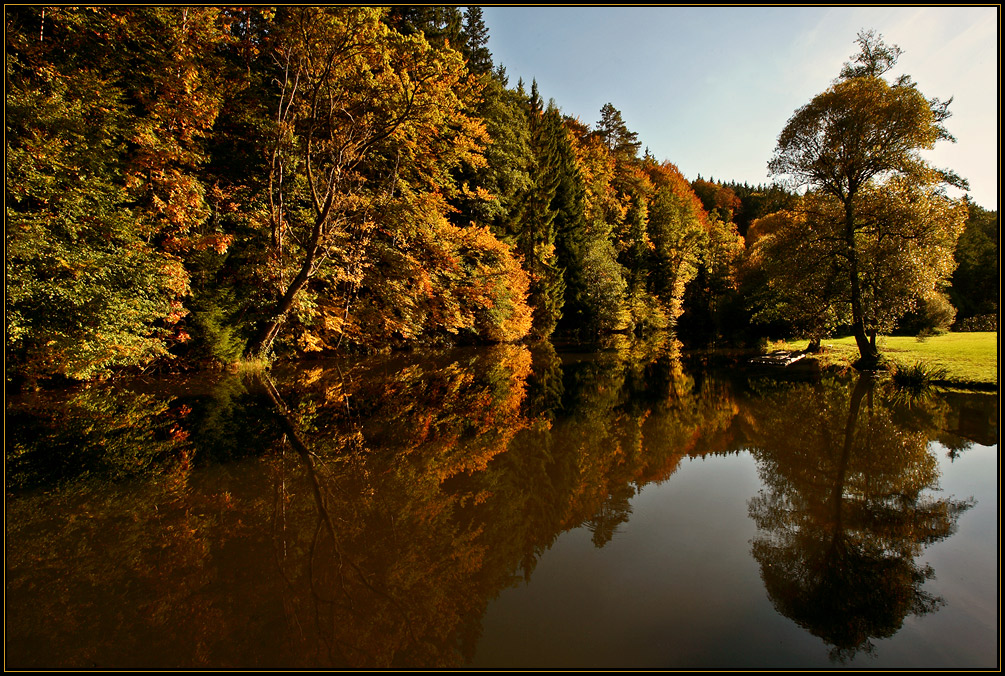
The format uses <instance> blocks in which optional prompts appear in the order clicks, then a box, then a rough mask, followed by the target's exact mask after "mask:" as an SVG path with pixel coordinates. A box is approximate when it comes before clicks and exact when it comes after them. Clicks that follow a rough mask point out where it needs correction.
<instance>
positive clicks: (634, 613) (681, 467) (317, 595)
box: [5, 345, 999, 669]
mask: <svg viewBox="0 0 1005 676" xmlns="http://www.w3.org/2000/svg"><path fill="white" fill-rule="evenodd" d="M997 421H998V398H997V395H963V394H939V393H931V392H930V393H927V394H920V395H909V394H906V393H904V392H903V391H898V390H896V389H894V388H892V386H891V385H890V384H889V383H878V384H875V383H870V382H868V381H860V380H857V379H855V378H850V379H841V378H834V377H830V376H821V375H820V374H813V373H803V375H801V376H799V377H794V378H788V379H779V378H777V377H760V376H758V375H757V374H751V373H746V372H744V371H742V370H738V369H731V370H729V371H724V372H723V371H719V372H716V371H711V370H707V369H700V368H698V367H696V366H692V367H687V366H685V365H684V364H683V362H682V361H681V359H680V357H679V355H678V354H676V353H675V352H674V351H673V350H672V348H669V347H667V346H666V345H648V346H638V345H631V346H630V345H624V346H621V347H620V348H619V349H613V350H610V351H607V352H603V353H598V354H580V355H573V354H565V355H559V354H556V353H555V352H554V350H552V349H550V347H547V346H545V347H542V348H538V349H535V350H531V349H528V348H526V347H521V346H504V347H498V348H491V349H482V350H463V351H451V352H444V353H431V354H425V355H419V356H412V357H407V356H396V357H386V358H380V359H370V360H361V361H355V362H346V361H342V362H338V363H336V362H330V363H317V364H311V365H307V366H302V367H299V368H296V369H293V368H290V369H276V370H275V371H274V372H273V373H271V374H270V375H268V376H246V377H243V378H242V377H238V376H217V377H215V378H208V377H203V378H200V379H188V380H177V379H173V380H161V381H154V380H148V381H144V382H135V383H131V384H130V385H129V386H128V387H120V388H117V389H101V388H92V389H87V390H82V391H80V392H77V393H71V394H69V395H60V396H56V395H33V396H31V397H22V398H18V399H16V400H13V401H9V402H8V405H7V411H6V434H5V437H6V439H5V441H6V443H5V448H6V463H5V465H6V473H5V482H6V519H5V535H6V538H5V540H6V543H5V544H6V569H5V572H6V577H5V611H6V622H5V640H6V646H5V647H6V655H5V659H6V664H5V666H6V667H7V668H8V669H23V668H95V667H99V668H113V667H135V668H142V667H148V668H171V667H175V668H185V667H264V668H268V667H272V668H292V667H391V666H398V667H451V666H469V667H542V668H547V667H613V668H618V667H621V668H632V667H649V668H684V667H696V668H700V667H710V668H717V667H718V668H728V667H736V668H745V667H746V668H768V667H775V668H784V667H799V668H813V667H832V666H848V667H856V668H861V667H869V668H872V667H877V668H885V667H891V668H912V667H914V668H932V667H944V668H953V667H956V668H968V667H988V668H992V667H996V666H997V665H998V619H999V595H998V584H997V581H998V573H997V566H998V523H997V520H998V483H997V476H998V447H997V443H998V426H997V425H998V423H997Z"/></svg>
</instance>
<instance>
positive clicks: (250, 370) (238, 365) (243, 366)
mask: <svg viewBox="0 0 1005 676" xmlns="http://www.w3.org/2000/svg"><path fill="white" fill-rule="evenodd" d="M270 367H271V364H270V363H269V362H268V360H266V359H248V358H245V359H241V360H239V361H236V362H233V363H232V364H231V365H230V371H231V373H236V374H238V375H241V376H245V375H255V374H257V373H264V372H265V371H267V370H268V369H269V368H270Z"/></svg>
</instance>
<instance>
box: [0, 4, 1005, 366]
mask: <svg viewBox="0 0 1005 676" xmlns="http://www.w3.org/2000/svg"><path fill="white" fill-rule="evenodd" d="M4 18H5V35H6V54H7V58H6V83H7V86H6V109H5V112H6V115H5V125H6V126H5V144H6V146H5V150H6V158H7V161H6V165H5V210H6V211H5V216H6V221H7V228H6V240H5V241H6V260H5V265H6V288H7V293H6V302H5V322H6V324H5V326H6V333H5V335H6V347H5V349H6V363H7V381H8V385H11V384H13V385H15V386H22V385H26V384H27V385H33V384H35V383H38V382H40V381H51V380H56V381H60V382H62V381H66V380H67V379H69V380H88V379H93V378H103V377H107V376H110V375H113V374H115V373H120V372H136V371H138V370H151V369H171V368H195V367H204V366H209V365H214V364H215V365H220V364H227V363H232V362H234V361H236V360H240V359H263V360H270V359H273V358H275V357H277V356H291V357H295V356H299V355H305V354H322V353H330V352H335V351H338V352H347V351H356V352H372V351H380V350H386V349H393V348H397V347H405V346H414V345H447V344H479V343H495V342H515V341H531V340H540V339H548V338H558V337H561V338H563V339H566V340H575V341H591V340H594V339H596V338H597V337H600V336H602V335H605V334H610V333H635V334H642V333H646V332H651V331H658V330H674V331H676V332H677V333H678V334H679V335H680V336H681V337H682V338H684V339H685V340H690V341H694V342H696V343H702V342H708V341H711V340H719V341H726V342H729V343H735V344H741V343H749V342H753V341H756V340H757V339H759V338H761V337H763V336H765V335H781V334H786V335H793V334H801V335H806V336H807V337H811V338H819V336H820V335H822V334H823V333H825V332H827V331H834V330H839V329H841V328H842V327H845V328H847V327H848V326H849V323H850V324H851V326H852V327H858V326H859V325H862V326H864V327H865V329H864V330H868V331H877V330H882V331H886V330H893V329H895V328H897V326H898V321H899V320H901V319H902V318H903V319H904V321H905V322H906V321H908V320H910V322H913V323H912V326H914V327H922V328H925V327H930V328H931V327H937V326H942V327H944V326H948V324H949V323H951V322H952V321H953V317H952V316H950V317H949V319H948V320H947V319H946V316H947V310H946V307H947V306H948V308H949V310H952V312H950V313H949V314H950V315H956V320H957V321H958V322H959V321H963V320H967V321H970V320H971V319H972V318H973V317H985V316H987V315H990V314H992V313H994V314H995V315H996V314H997V296H996V294H994V293H993V290H992V291H989V288H990V287H991V286H992V284H991V282H988V281H987V280H988V279H992V280H993V279H994V276H993V273H992V272H990V271H989V266H991V265H992V263H993V264H995V265H996V263H997V256H998V254H997V213H996V212H986V211H984V210H982V209H980V208H979V207H977V206H976V205H972V204H968V205H961V204H960V203H959V202H955V201H951V200H949V201H947V200H948V198H946V197H945V196H944V195H943V194H942V193H941V192H939V191H938V189H937V188H938V185H939V184H940V182H944V181H945V180H947V177H948V174H945V173H943V174H936V173H932V171H929V170H928V169H926V168H924V167H921V166H919V165H917V163H914V164H911V165H910V167H907V166H906V165H905V167H904V171H905V172H906V171H907V169H908V168H909V169H910V172H911V173H909V174H905V175H907V176H908V178H909V180H906V181H899V182H898V181H895V180H889V181H885V182H883V183H878V182H875V181H874V182H872V183H870V182H869V181H862V182H860V184H858V183H857V184H856V185H855V189H854V191H852V192H853V194H852V197H851V201H848V204H853V205H854V207H855V209H856V211H855V213H856V214H857V215H856V216H854V218H855V219H860V220H856V221H855V226H854V228H853V229H854V230H855V232H856V233H859V232H861V233H866V232H869V231H870V230H869V228H874V229H877V230H876V231H877V232H879V231H880V230H882V231H883V232H886V231H888V230H889V228H887V227H886V225H885V224H887V223H890V224H895V226H896V228H897V232H898V233H901V235H902V236H901V240H902V241H904V242H910V243H911V245H910V246H911V247H914V248H910V247H908V248H904V247H900V246H899V245H898V246H893V248H890V247H889V246H886V245H880V244H878V243H877V244H876V245H875V246H873V245H871V244H870V245H863V246H864V247H865V248H862V247H856V248H855V249H854V251H855V252H856V255H857V256H858V257H859V260H860V264H861V265H863V266H864V265H865V262H866V261H868V263H869V265H870V268H869V269H870V270H872V271H874V274H872V276H871V277H861V278H860V280H859V284H860V287H861V288H860V289H859V291H858V296H859V299H858V303H859V305H860V306H863V307H865V305H868V309H867V310H861V311H858V310H855V309H854V303H855V301H854V300H851V301H850V302H851V303H852V305H851V308H850V310H849V311H846V310H845V309H843V308H844V305H842V303H844V302H845V301H844V300H843V299H844V298H845V296H847V295H848V294H851V295H852V296H854V293H855V292H854V290H853V289H850V287H849V285H852V286H853V284H852V281H853V278H852V277H847V274H846V275H845V276H846V277H847V279H848V281H847V282H845V281H842V280H843V279H844V278H839V277H840V276H839V275H838V273H839V272H840V269H841V266H840V265H835V266H824V267H821V268H818V269H815V270H814V273H813V274H815V275H817V276H818V277H820V279H817V280H805V279H795V278H794V277H793V271H792V270H786V269H785V268H784V266H783V265H780V262H781V261H782V260H783V257H784V256H788V255H790V252H791V251H792V250H794V249H795V248H798V247H800V246H810V245H809V244H805V243H802V240H801V239H800V238H805V237H806V236H807V235H812V234H813V233H822V232H827V228H832V229H833V228H836V227H838V225H840V223H841V221H840V218H839V212H840V208H839V207H841V208H844V207H843V206H842V205H845V202H842V201H841V200H842V193H840V192H837V193H835V191H834V190H830V191H829V192H828V189H829V187H828V184H827V183H826V181H821V180H818V179H817V178H813V176H810V178H811V179H812V180H811V183H813V182H814V181H815V183H813V185H814V187H815V188H816V189H817V190H815V191H814V192H812V193H808V194H806V195H799V194H797V193H796V191H795V190H793V189H791V188H789V187H786V186H782V185H775V186H749V185H746V184H744V185H740V184H737V183H727V182H721V181H718V182H717V181H714V180H705V179H702V178H701V177H700V176H699V177H698V178H697V179H695V180H693V181H689V180H688V179H687V178H685V176H684V175H683V173H682V172H681V171H680V170H679V169H678V168H677V167H676V166H675V165H674V164H673V163H672V162H671V161H669V160H665V159H664V160H658V159H657V158H655V157H653V156H652V155H651V154H650V153H649V152H648V150H646V151H645V152H641V150H642V148H643V140H642V139H639V137H638V135H637V134H636V133H635V132H633V131H632V130H631V129H630V128H629V127H628V125H627V124H626V122H625V120H624V119H623V116H622V113H621V112H620V111H619V110H618V109H617V108H616V107H615V105H614V103H608V104H606V105H604V106H603V107H602V109H601V110H600V111H598V120H597V121H596V122H594V123H590V122H586V121H583V120H581V119H579V118H575V117H572V116H569V115H567V114H564V113H563V112H562V110H561V108H560V107H559V105H558V104H557V103H556V102H555V101H554V100H548V99H546V97H545V95H543V94H542V93H541V92H540V91H539V88H538V85H537V83H536V82H531V83H529V85H528V83H525V82H523V81H518V82H517V83H515V84H513V83H511V82H510V81H509V78H508V77H507V75H506V71H505V68H504V67H503V66H502V65H501V64H495V63H494V62H493V59H492V55H491V52H490V51H489V49H488V29H487V27H486V26H485V23H484V21H483V18H482V13H481V9H480V8H478V7H467V8H459V7H431V6H416V7H405V6H395V7H385V8H380V7H303V6H297V7H280V8H275V9H272V8H267V7H258V6H255V7H247V8H218V7H205V6H200V7H187V8H186V7H171V6H162V7H138V6H137V7H126V6H117V7H98V8H79V7H47V8H43V7H34V6H10V7H7V8H5V17H4ZM876 53H880V52H876ZM891 53H892V52H891ZM895 56H896V54H893V57H894V60H895ZM877 63H878V62H877ZM877 63H864V62H863V63H859V62H853V63H852V66H846V70H847V71H848V72H847V73H844V72H843V73H842V76H841V79H839V81H838V82H837V83H836V84H835V85H834V87H833V88H832V89H831V90H828V93H826V94H824V95H821V96H830V97H832V98H834V97H839V98H842V100H845V101H850V100H852V101H853V100H855V97H860V98H862V97H864V98H865V99H868V100H871V99H870V97H874V96H880V97H884V96H885V97H891V96H893V97H900V98H904V97H907V98H910V99H911V101H912V102H914V103H912V105H914V104H918V105H916V106H915V108H918V110H917V111H915V112H917V114H918V115H921V116H926V115H927V116H929V117H926V118H925V121H924V123H923V124H924V125H928V126H926V127H925V128H924V131H925V133H929V132H931V133H934V134H936V137H939V138H943V137H945V136H948V132H945V130H944V128H943V127H942V125H941V123H942V121H943V120H944V119H945V118H946V117H948V114H946V111H947V109H946V108H945V105H944V104H939V103H938V102H925V101H924V99H920V101H921V102H923V103H924V105H921V104H920V103H918V101H915V99H917V98H918V97H919V96H920V94H917V92H916V90H915V89H914V85H913V83H910V82H908V81H898V82H895V83H893V84H889V83H887V82H886V81H885V80H883V79H882V78H881V77H880V75H882V73H877V72H874V71H876V69H877V68H879V67H880V66H882V65H883V64H879V65H877ZM855 64H858V65H855ZM870 68H871V69H872V70H870ZM846 90H847V91H846ZM912 97H913V98H912ZM818 99H820V97H818ZM818 99H814V102H813V103H811V104H810V105H809V106H808V107H807V108H805V109H802V110H801V111H800V112H799V113H797V117H798V116H799V115H802V116H803V117H807V118H808V117H809V116H811V113H813V111H815V110H816V108H821V107H822V106H824V103H825V102H824V100H823V99H820V100H819V101H818ZM929 103H931V104H930V105H929ZM814 106H816V108H814ZM940 106H941V107H940ZM822 109H823V108H821V110H822ZM911 110H914V108H911ZM800 120H802V118H800ZM919 124H921V123H920V122H919ZM807 125H808V122H806V123H804V122H802V121H797V120H796V118H793V122H790V127H791V128H792V129H791V131H789V130H787V131H786V132H783V136H782V137H781V138H780V141H779V143H780V146H779V148H780V151H779V154H778V155H777V156H776V158H775V160H774V166H775V167H776V168H777V169H778V171H779V173H790V174H791V173H792V171H794V170H795V169H797V168H799V166H806V167H809V166H810V165H808V164H806V163H805V162H804V163H803V165H799V164H798V162H796V160H798V159H799V158H798V157H797V155H796V154H794V153H793V152H789V150H788V149H789V148H791V147H794V146H792V144H791V143H790V142H789V139H792V143H797V142H798V140H797V139H798V138H800V137H799V135H798V132H799V131H800V129H808V128H809V127H808V126H807ZM681 133H686V130H681ZM936 137H933V138H932V139H931V140H933V141H934V139H935V138H936ZM928 142H929V139H928V137H927V136H926V137H925V138H924V139H919V140H918V143H919V144H921V145H924V144H925V143H928ZM905 157H907V159H911V157H913V156H910V157H909V156H905ZM790 159H791V160H792V162H789V161H788V160H790ZM890 168H891V167H885V168H884V171H886V170H888V169H890ZM892 168H897V169H898V170H899V168H900V165H897V167H892ZM919 176H923V177H927V179H930V180H927V182H925V181H921V182H919V181H917V180H915V179H917V177H919ZM834 200H837V202H836V203H835V202H833V201H834ZM846 201H847V200H846ZM827 214H831V216H828V215H827ZM845 217H846V218H845V221H844V222H845V223H847V212H846V213H845ZM933 218H935V219H949V220H947V221H946V222H947V223H949V222H951V223H952V227H949V226H948V225H947V228H949V230H945V236H944V237H943V236H941V235H940V236H939V237H936V238H935V239H934V240H932V241H929V240H924V241H922V240H920V239H918V238H916V237H914V235H915V234H918V233H926V232H929V230H930V228H928V225H929V224H930V223H931V222H932V219H933ZM964 223H965V224H964ZM835 232H836V231H835ZM940 232H942V231H940ZM961 232H962V233H963V234H962V237H961V236H960V233H961ZM899 236H900V235H899ZM857 237H859V235H858V234H856V238H857ZM894 239H896V238H894ZM894 239H891V238H889V237H886V238H884V242H886V243H889V242H891V241H894ZM957 239H959V241H960V247H959V249H958V250H957V249H956V241H957ZM855 241H858V240H857V239H856V240H855ZM870 247H871V248H870ZM884 247H885V248H884ZM925 247H929V248H925ZM931 247H935V248H934V249H932V248H931ZM936 250H937V252H938V257H937V260H938V261H939V267H938V270H937V271H936V273H934V274H933V275H930V276H929V277H925V278H924V279H921V278H917V276H915V278H912V279H911V280H907V281H905V278H904V277H903V274H902V272H903V271H904V270H905V269H909V268H910V265H911V261H912V260H917V257H919V256H922V257H925V256H929V254H930V253H931V252H932V251H936ZM954 251H955V254H954ZM845 253H847V251H845ZM815 255H820V256H825V257H830V259H832V260H834V259H833V255H838V256H839V257H840V255H842V254H841V252H836V253H835V252H831V251H823V250H819V251H816V250H815ZM845 258H847V256H845ZM957 263H960V264H961V265H962V266H966V270H967V271H968V273H967V274H966V275H965V276H959V277H952V274H953V271H954V270H955V269H956V268H957ZM832 267H833V269H831V268H832ZM835 275H837V276H835ZM985 278H987V279H985ZM986 282H987V283H986ZM881 290H887V291H889V292H890V293H889V294H887V295H886V296H883V295H882V294H881V293H880V291H881ZM894 292H895V293H894ZM884 293H885V292H884ZM842 294H844V295H842ZM870 294H871V295H870ZM890 294H893V295H892V296H891V295H890ZM888 297H890V298H895V302H886V301H885V300H884V298H888ZM884 303H885V304H884ZM950 303H952V305H950ZM814 304H815V305H814ZM957 309H958V310H959V313H958V314H957V313H956V310H957ZM860 315H862V317H867V318H866V319H862V317H860ZM856 330H857V329H856Z"/></svg>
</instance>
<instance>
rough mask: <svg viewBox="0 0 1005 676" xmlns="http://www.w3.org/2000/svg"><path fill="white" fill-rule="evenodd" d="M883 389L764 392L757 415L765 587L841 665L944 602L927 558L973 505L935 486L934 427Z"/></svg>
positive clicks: (755, 510)
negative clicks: (913, 420)
mask: <svg viewBox="0 0 1005 676" xmlns="http://www.w3.org/2000/svg"><path fill="white" fill-rule="evenodd" d="M878 395H879V393H877V392H875V390H874V387H873V385H872V383H871V382H870V381H868V380H866V379H864V378H863V379H860V380H859V381H858V382H857V383H856V385H855V386H854V388H848V387H847V386H845V385H843V384H842V383H840V382H839V381H826V380H825V381H824V382H822V383H819V384H816V385H809V384H805V385H795V386H791V387H786V388H781V389H779V390H777V391H775V392H772V393H769V394H766V395H765V396H761V397H759V398H758V399H757V400H756V403H754V404H752V405H751V412H750V416H749V419H748V425H749V426H750V428H751V433H750V434H751V444H752V446H753V453H754V455H755V457H756V458H757V461H758V464H759V471H760V474H761V477H762V480H763V482H764V485H765V489H764V490H763V491H762V492H761V493H760V495H759V496H758V497H756V498H754V499H752V500H751V501H750V514H751V517H752V518H753V519H754V521H755V522H756V524H757V527H758V531H759V532H758V535H757V537H756V538H755V539H754V542H753V555H754V558H755V559H756V560H757V561H758V563H759V564H760V566H761V576H762V578H763V580H764V584H765V587H766V589H767V591H768V594H769V595H770V597H771V598H772V600H773V602H774V604H775V606H776V608H777V609H778V610H779V612H781V613H782V614H784V615H785V616H787V617H789V618H791V619H793V620H795V621H796V622H797V623H798V624H799V625H800V626H803V627H805V628H806V629H807V630H808V631H810V632H811V633H813V634H815V635H817V636H819V637H820V638H822V639H823V640H824V641H826V642H827V643H828V644H830V645H831V646H832V650H831V657H832V659H834V660H837V661H841V662H844V661H846V660H848V659H850V658H852V657H854V656H855V655H856V654H857V653H859V652H862V653H866V654H870V653H873V652H874V650H875V647H874V645H873V643H872V639H876V638H886V637H889V636H892V635H893V634H895V633H896V632H897V631H898V630H899V629H900V627H901V625H902V624H903V621H904V619H905V618H906V617H908V616H909V615H924V614H926V613H929V612H932V611H934V610H936V609H937V608H938V607H939V606H940V605H942V604H943V603H944V601H943V600H942V599H941V598H939V597H935V596H933V595H931V594H929V593H928V592H926V591H924V590H923V589H922V585H923V583H924V582H925V581H926V580H928V579H931V578H932V577H934V571H933V570H932V569H931V568H930V567H929V566H922V565H919V564H918V563H916V561H915V560H916V558H917V557H918V556H919V555H920V554H921V551H922V549H923V548H924V547H925V546H927V545H930V544H932V543H934V542H937V541H939V540H942V539H945V538H946V537H948V536H949V535H950V534H952V533H953V532H955V529H956V523H957V520H958V519H959V516H960V514H961V513H962V512H964V511H966V510H967V509H969V508H970V507H971V506H972V505H973V502H972V500H954V499H951V498H948V499H936V498H934V497H933V496H931V495H930V494H929V493H928V491H932V490H937V489H938V478H939V474H938V465H937V459H936V457H935V455H934V454H933V453H931V452H930V451H929V450H928V439H929V438H930V436H929V434H926V431H925V430H919V429H917V427H912V426H911V425H910V424H905V423H904V422H903V418H901V417H898V416H895V415H894V410H893V408H892V407H891V406H889V405H887V403H886V402H884V400H883V397H881V396H878ZM863 404H865V405H864V407H863ZM863 408H864V410H863ZM915 413H917V411H915Z"/></svg>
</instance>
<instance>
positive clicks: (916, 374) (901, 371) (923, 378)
mask: <svg viewBox="0 0 1005 676" xmlns="http://www.w3.org/2000/svg"><path fill="white" fill-rule="evenodd" d="M948 376H949V371H947V370H946V369H945V368H943V367H941V366H933V365H931V364H926V363H925V362H915V363H913V364H911V365H909V366H903V365H901V364H898V365H896V366H895V367H894V369H893V382H895V383H896V384H897V385H898V386H899V387H903V388H906V389H909V390H913V391H915V392H919V391H921V390H925V389H927V388H929V387H931V386H932V385H934V384H935V383H936V382H937V381H945V380H946V378H947V377H948Z"/></svg>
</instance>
